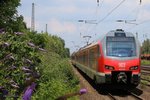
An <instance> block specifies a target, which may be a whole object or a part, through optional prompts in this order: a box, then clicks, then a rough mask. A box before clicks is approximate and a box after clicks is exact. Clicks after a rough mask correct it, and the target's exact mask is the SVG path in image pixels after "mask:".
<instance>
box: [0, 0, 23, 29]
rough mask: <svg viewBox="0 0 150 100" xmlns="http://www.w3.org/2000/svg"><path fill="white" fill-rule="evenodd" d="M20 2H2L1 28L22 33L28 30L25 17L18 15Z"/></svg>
mask: <svg viewBox="0 0 150 100" xmlns="http://www.w3.org/2000/svg"><path fill="white" fill-rule="evenodd" d="M19 5H20V0H0V28H5V29H7V30H11V31H21V30H23V29H25V28H26V24H25V23H24V22H23V16H19V15H18V14H17V7H18V6H19Z"/></svg>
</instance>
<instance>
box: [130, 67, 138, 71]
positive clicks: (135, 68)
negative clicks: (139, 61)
mask: <svg viewBox="0 0 150 100" xmlns="http://www.w3.org/2000/svg"><path fill="white" fill-rule="evenodd" d="M137 69H138V66H132V67H130V70H137Z"/></svg>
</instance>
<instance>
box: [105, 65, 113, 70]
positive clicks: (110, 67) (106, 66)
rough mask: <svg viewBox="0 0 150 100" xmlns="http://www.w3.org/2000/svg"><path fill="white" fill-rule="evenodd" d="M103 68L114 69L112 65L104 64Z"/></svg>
mask: <svg viewBox="0 0 150 100" xmlns="http://www.w3.org/2000/svg"><path fill="white" fill-rule="evenodd" d="M105 69H108V70H114V67H113V66H108V65H105Z"/></svg>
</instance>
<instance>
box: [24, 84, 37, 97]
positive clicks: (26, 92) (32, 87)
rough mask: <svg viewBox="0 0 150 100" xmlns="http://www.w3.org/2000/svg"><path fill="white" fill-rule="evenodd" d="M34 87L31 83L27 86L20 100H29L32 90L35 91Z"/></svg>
mask: <svg viewBox="0 0 150 100" xmlns="http://www.w3.org/2000/svg"><path fill="white" fill-rule="evenodd" d="M35 87H36V83H34V82H32V84H31V85H30V86H28V87H27V89H26V90H25V93H24V95H23V97H22V100H31V96H32V93H33V90H35Z"/></svg>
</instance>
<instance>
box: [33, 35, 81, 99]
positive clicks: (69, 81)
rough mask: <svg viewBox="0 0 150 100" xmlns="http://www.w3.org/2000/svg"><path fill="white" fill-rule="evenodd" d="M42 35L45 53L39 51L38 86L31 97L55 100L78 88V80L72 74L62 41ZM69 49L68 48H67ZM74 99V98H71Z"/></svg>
mask: <svg viewBox="0 0 150 100" xmlns="http://www.w3.org/2000/svg"><path fill="white" fill-rule="evenodd" d="M42 36H44V38H43V39H44V41H45V44H44V45H45V48H46V50H47V52H46V53H41V57H40V58H41V60H42V63H41V65H40V66H41V67H40V73H42V76H41V78H40V82H39V87H38V89H37V91H36V93H35V94H34V96H33V97H32V99H33V100H46V99H47V100H55V99H56V98H58V97H59V96H62V95H65V94H67V93H74V92H76V91H77V90H78V84H79V80H78V79H77V77H76V76H74V74H73V70H72V68H71V65H70V63H69V59H67V58H64V57H67V56H66V53H65V52H64V51H65V50H66V48H64V46H65V43H64V41H63V40H62V39H61V38H59V37H57V36H51V35H48V34H42ZM68 51H69V50H68ZM73 99H75V98H73Z"/></svg>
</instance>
